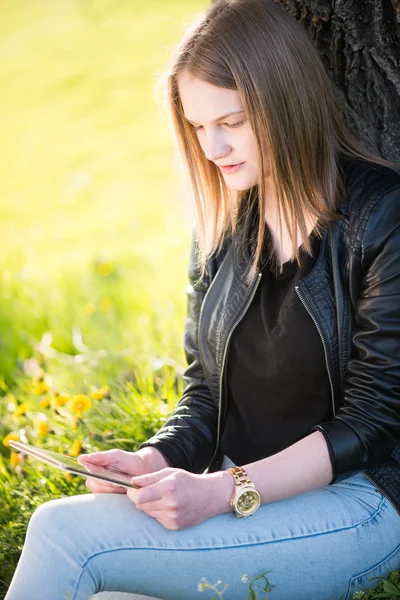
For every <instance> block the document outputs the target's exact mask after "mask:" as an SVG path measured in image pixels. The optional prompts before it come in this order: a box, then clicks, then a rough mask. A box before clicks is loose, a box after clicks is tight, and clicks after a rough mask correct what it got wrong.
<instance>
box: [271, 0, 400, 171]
mask: <svg viewBox="0 0 400 600" xmlns="http://www.w3.org/2000/svg"><path fill="white" fill-rule="evenodd" d="M274 1H275V2H276V4H279V5H280V6H282V7H283V8H285V9H286V10H288V11H289V12H290V13H291V14H292V15H293V16H294V17H295V18H296V19H297V20H298V21H300V22H301V23H302V24H303V26H304V27H305V28H306V29H307V31H308V32H309V34H310V35H311V37H312V39H313V41H314V43H315V45H316V47H317V48H318V50H319V53H320V55H321V57H322V60H323V62H324V64H325V67H326V69H327V70H328V72H329V74H330V76H331V79H332V81H333V83H334V89H335V93H336V94H337V97H338V98H339V101H340V104H341V106H342V112H343V117H344V119H345V122H346V124H347V126H348V128H349V129H350V131H352V133H353V134H354V135H356V137H358V138H359V139H361V140H362V141H363V142H364V143H365V145H366V146H367V147H368V148H369V149H370V150H372V151H373V152H375V153H377V154H379V155H380V156H382V157H384V158H386V159H388V160H391V161H393V162H395V163H399V164H400V0H274Z"/></svg>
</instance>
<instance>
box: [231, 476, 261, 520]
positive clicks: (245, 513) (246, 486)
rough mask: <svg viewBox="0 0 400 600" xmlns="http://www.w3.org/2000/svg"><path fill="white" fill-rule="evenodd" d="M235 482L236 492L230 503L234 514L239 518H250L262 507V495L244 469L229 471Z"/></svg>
mask: <svg viewBox="0 0 400 600" xmlns="http://www.w3.org/2000/svg"><path fill="white" fill-rule="evenodd" d="M227 471H229V473H230V474H231V475H232V477H233V479H234V480H235V490H234V492H233V494H232V497H231V499H230V501H229V504H230V506H231V509H232V510H233V512H234V514H235V515H236V516H237V517H239V518H242V517H250V516H251V515H253V514H254V513H255V512H256V510H257V508H258V507H259V506H260V503H261V497H260V493H259V492H258V491H257V490H256V486H255V485H254V483H253V482H252V481H251V479H250V477H249V476H248V475H247V473H246V471H245V470H244V469H243V468H242V467H232V468H230V469H227Z"/></svg>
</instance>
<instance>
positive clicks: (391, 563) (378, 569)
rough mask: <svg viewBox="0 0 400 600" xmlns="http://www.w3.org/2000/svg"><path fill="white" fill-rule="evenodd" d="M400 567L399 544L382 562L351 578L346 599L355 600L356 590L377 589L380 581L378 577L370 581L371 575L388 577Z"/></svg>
mask: <svg viewBox="0 0 400 600" xmlns="http://www.w3.org/2000/svg"><path fill="white" fill-rule="evenodd" d="M399 568H400V545H399V546H397V548H396V549H395V550H393V552H391V554H389V556H387V557H386V558H385V559H384V560H382V561H381V562H380V563H378V564H377V565H375V566H374V567H371V568H370V569H368V571H363V572H362V573H359V574H358V575H354V577H352V578H351V579H350V584H349V591H348V592H347V596H346V598H345V600H353V596H354V594H355V593H356V592H360V591H361V590H364V589H369V590H373V589H375V588H376V587H377V586H378V585H379V583H380V581H379V580H378V579H374V580H373V581H369V580H370V579H371V577H385V578H388V577H389V575H390V574H391V572H392V571H396V570H397V569H399Z"/></svg>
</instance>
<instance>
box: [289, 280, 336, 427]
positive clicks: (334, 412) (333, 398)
mask: <svg viewBox="0 0 400 600" xmlns="http://www.w3.org/2000/svg"><path fill="white" fill-rule="evenodd" d="M294 289H295V290H296V293H297V295H298V297H299V298H300V301H301V303H302V304H303V306H304V308H305V309H306V311H307V312H308V314H309V315H310V317H311V318H312V320H313V321H314V325H315V327H316V328H317V331H318V333H319V335H320V338H321V341H322V345H323V347H324V355H325V365H326V370H327V372H328V377H329V383H330V386H331V394H332V409H333V416H334V417H335V416H336V411H335V394H334V391H333V383H332V376H331V373H330V371H329V364H328V349H327V347H326V343H325V339H324V336H323V334H322V330H321V328H320V326H319V324H318V323H317V320H316V319H315V317H314V315H313V314H312V313H311V311H310V309H309V308H308V306H307V303H306V301H305V299H304V297H303V296H302V294H301V292H300V288H299V286H298V285H296V286H295V288H294Z"/></svg>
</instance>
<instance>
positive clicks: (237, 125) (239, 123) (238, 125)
mask: <svg viewBox="0 0 400 600" xmlns="http://www.w3.org/2000/svg"><path fill="white" fill-rule="evenodd" d="M243 123H244V121H239V122H238V123H233V124H232V125H230V124H229V123H224V125H226V126H227V127H230V128H231V129H235V127H240V126H241V125H243Z"/></svg>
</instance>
